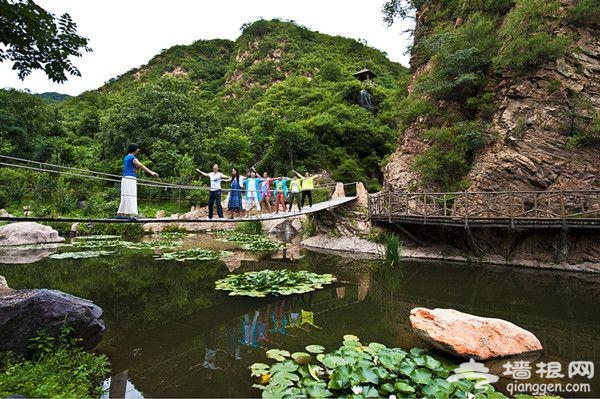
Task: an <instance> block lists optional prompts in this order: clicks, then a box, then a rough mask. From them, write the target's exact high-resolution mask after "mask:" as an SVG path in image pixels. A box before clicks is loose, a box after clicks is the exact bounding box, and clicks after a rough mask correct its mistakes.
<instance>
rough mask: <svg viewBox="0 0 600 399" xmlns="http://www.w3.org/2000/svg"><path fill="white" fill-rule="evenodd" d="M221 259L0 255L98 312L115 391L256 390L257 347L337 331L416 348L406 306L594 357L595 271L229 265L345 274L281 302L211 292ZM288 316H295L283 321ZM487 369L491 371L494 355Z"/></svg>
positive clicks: (550, 349) (325, 260)
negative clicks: (514, 329)
mask: <svg viewBox="0 0 600 399" xmlns="http://www.w3.org/2000/svg"><path fill="white" fill-rule="evenodd" d="M200 241H202V240H200ZM278 256H281V254H278ZM249 258H252V257H249ZM235 266H238V265H237V264H236V265H235ZM232 267H233V266H232V265H231V264H229V266H228V265H227V264H225V263H224V262H222V261H213V262H186V263H179V262H158V261H155V260H154V259H153V258H152V256H140V255H139V254H138V255H135V254H131V253H129V254H128V253H118V254H115V255H113V256H110V257H104V258H94V259H84V260H53V259H48V258H46V259H42V260H39V261H37V262H35V263H31V264H25V265H8V264H0V275H3V276H5V277H6V279H7V281H8V282H9V284H10V285H11V286H12V287H13V288H32V287H47V288H54V289H59V290H62V291H65V292H68V293H70V294H73V295H77V296H81V297H84V298H88V299H91V300H93V301H94V302H95V303H96V304H98V305H99V306H100V307H102V308H103V309H104V320H105V322H106V325H107V330H106V334H105V336H104V338H103V340H102V342H101V343H100V345H99V347H98V351H99V352H102V353H106V354H107V355H108V356H109V358H110V361H111V364H112V370H113V377H112V380H110V381H106V387H107V388H109V389H110V392H112V393H113V395H116V396H122V395H123V393H125V394H126V396H127V397H132V398H133V397H142V396H143V397H248V396H259V395H260V392H259V391H257V390H255V389H253V388H251V385H252V384H253V383H254V382H255V381H253V379H251V378H250V376H249V371H248V366H249V365H250V364H252V363H253V362H256V361H261V362H264V361H266V359H265V356H264V350H265V349H269V348H285V349H289V350H301V349H302V348H303V347H304V346H305V345H307V344H321V345H324V346H325V347H326V348H327V349H334V348H337V346H339V344H340V341H341V337H342V335H344V334H346V333H351V334H355V335H357V336H359V337H361V339H362V340H363V342H370V341H377V342H381V343H384V344H386V345H392V346H400V347H403V348H410V347H413V346H419V345H421V346H422V345H423V344H422V343H421V342H420V341H419V340H418V339H417V338H416V337H415V336H414V334H413V333H412V331H411V327H410V323H409V320H408V315H409V312H410V310H411V309H412V308H414V307H417V306H425V307H450V308H454V309H458V310H462V311H466V312H469V313H473V314H477V315H482V316H491V317H499V318H502V319H505V320H509V321H512V322H514V323H516V324H518V325H520V326H522V327H524V328H526V329H529V330H530V331H532V332H534V333H535V334H536V335H537V336H538V338H539V339H540V341H541V342H542V344H543V346H544V348H545V352H544V354H543V355H542V357H541V358H539V359H534V360H535V362H540V361H546V362H547V361H559V362H561V363H562V364H563V370H564V369H565V368H566V367H567V364H568V362H569V361H571V360H591V361H594V362H595V363H596V366H597V365H598V363H599V362H600V343H598V340H597V336H598V334H599V333H600V304H599V301H598V298H599V294H600V276H599V277H596V276H593V275H575V274H567V273H556V272H539V271H529V270H520V269H514V268H500V267H484V266H471V265H465V264H441V263H440V264H431V263H428V264H423V263H420V264H417V263H405V265H404V270H403V271H402V272H401V271H399V270H389V269H385V268H382V267H381V265H379V264H378V263H377V262H372V261H348V260H344V259H342V258H338V257H336V256H332V255H322V254H316V253H312V252H303V257H302V258H301V259H300V260H297V261H292V260H288V259H271V258H269V257H266V258H263V259H262V260H246V261H242V262H241V265H239V267H238V268H237V269H236V271H235V272H236V273H237V272H243V271H249V270H258V269H263V268H283V267H285V268H290V269H305V270H312V271H316V272H323V273H324V272H328V273H334V274H335V275H336V276H337V277H338V278H339V279H340V280H342V281H344V283H342V284H339V285H337V286H333V287H330V288H326V289H323V290H320V291H316V292H313V293H311V294H304V295H301V296H294V297H286V298H285V299H281V298H275V297H272V298H264V299H251V298H240V297H228V296H226V295H225V294H224V293H221V292H216V291H215V290H214V289H213V287H214V282H215V280H217V279H219V278H221V277H223V276H225V275H226V274H228V273H229V269H230V268H232ZM303 316H304V317H303ZM311 317H312V325H311V324H309V323H308V322H309V321H310V320H309V319H310V318H311ZM294 320H296V322H298V320H300V321H304V322H305V324H303V325H301V326H292V324H294V323H293V321H294ZM532 364H533V363H532ZM488 366H490V369H491V371H498V370H502V369H501V368H498V367H499V365H498V363H497V362H490V363H489V364H488ZM534 370H535V369H534ZM500 372H501V371H500ZM596 380H598V378H596V377H594V378H593V379H591V380H585V382H590V383H591V384H592V392H589V393H587V394H573V395H571V396H599V395H600V384H599V383H598V382H595V381H596ZM564 381H565V382H568V381H567V379H566V378H565V379H564ZM507 382H508V381H507V380H501V381H500V382H499V383H498V384H496V386H497V387H499V388H500V389H503V388H502V387H503V386H504V385H505V384H506V383H507ZM554 382H556V381H554ZM108 395H109V394H108V392H107V395H106V396H107V397H108Z"/></svg>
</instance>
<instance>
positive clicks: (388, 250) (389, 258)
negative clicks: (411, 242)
mask: <svg viewBox="0 0 600 399" xmlns="http://www.w3.org/2000/svg"><path fill="white" fill-rule="evenodd" d="M401 247H402V243H401V242H400V240H398V237H397V236H396V235H395V234H389V235H388V236H387V237H386V240H385V263H386V265H387V266H391V267H393V266H400V265H401V264H402V260H401V258H400V249H401Z"/></svg>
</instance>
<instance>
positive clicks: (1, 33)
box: [0, 0, 90, 82]
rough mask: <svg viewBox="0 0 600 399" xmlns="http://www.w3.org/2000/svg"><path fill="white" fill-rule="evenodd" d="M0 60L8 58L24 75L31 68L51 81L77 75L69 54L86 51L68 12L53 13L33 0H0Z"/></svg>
mask: <svg viewBox="0 0 600 399" xmlns="http://www.w3.org/2000/svg"><path fill="white" fill-rule="evenodd" d="M0 43H1V44H2V47H0V62H3V61H7V60H8V61H12V62H13V69H14V70H16V71H17V73H18V76H19V78H20V79H24V78H25V77H26V76H27V75H29V74H30V73H31V71H33V70H35V69H41V70H43V71H44V72H45V73H46V75H47V76H48V78H50V79H52V80H53V81H55V82H64V81H65V80H67V74H70V75H75V76H80V75H81V73H80V72H79V70H78V69H77V67H75V66H74V65H73V63H72V62H71V60H70V57H80V56H81V55H82V51H90V48H89V47H87V43H88V40H87V39H86V38H84V37H82V36H79V35H78V34H77V25H76V24H75V22H73V20H72V19H71V16H70V15H69V14H62V15H61V16H60V17H58V18H57V17H55V16H54V15H52V14H50V13H49V12H47V11H46V10H44V9H43V8H42V7H40V6H38V5H37V4H36V3H35V2H34V1H33V0H0Z"/></svg>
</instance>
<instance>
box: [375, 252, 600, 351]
mask: <svg viewBox="0 0 600 399" xmlns="http://www.w3.org/2000/svg"><path fill="white" fill-rule="evenodd" d="M388 269H389V268H388ZM599 282H600V277H598V276H589V277H585V278H584V277H582V276H581V275H577V274H568V273H556V272H544V271H540V270H519V269H516V268H504V267H493V266H489V267H488V266H486V267H473V266H469V265H458V264H451V265H443V264H438V265H435V264H427V265H424V264H413V265H410V266H409V267H406V268H405V271H404V273H402V272H401V271H393V270H381V271H376V272H374V273H373V275H372V287H371V291H370V292H369V297H370V298H371V299H372V300H373V301H374V302H375V303H376V304H377V306H378V307H379V308H380V309H381V310H382V312H384V313H385V315H386V318H387V319H388V320H390V321H391V322H392V324H393V325H394V328H395V329H396V330H397V331H399V332H400V333H401V334H402V335H404V336H405V337H406V338H405V339H407V340H408V339H411V337H413V336H414V334H412V328H411V326H410V322H409V318H408V316H409V314H410V310H411V309H413V308H415V307H428V308H435V307H440V308H452V309H456V310H460V311H463V312H467V313H471V314H475V315H479V316H484V317H498V318H501V319H505V320H508V321H511V322H513V323H516V324H517V325H519V326H521V327H523V328H525V329H528V330H530V331H532V332H533V333H534V334H536V336H537V337H538V338H539V339H540V341H541V342H542V345H543V346H544V348H545V350H546V354H549V355H553V356H569V357H571V358H573V359H576V358H577V356H579V357H581V356H588V355H590V354H591V353H584V352H583V351H582V348H584V347H588V348H592V349H593V351H595V352H600V346H599V345H598V344H597V340H596V338H595V337H596V336H597V334H598V333H600V327H599V326H600V307H599V305H598V302H597V301H596V300H595V299H596V298H597V297H598V290H599V289H600V284H599ZM573 343H578V344H577V345H574V344H573Z"/></svg>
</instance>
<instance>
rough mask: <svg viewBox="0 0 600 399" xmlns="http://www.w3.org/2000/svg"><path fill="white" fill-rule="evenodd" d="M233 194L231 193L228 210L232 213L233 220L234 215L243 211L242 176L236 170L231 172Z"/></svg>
mask: <svg viewBox="0 0 600 399" xmlns="http://www.w3.org/2000/svg"><path fill="white" fill-rule="evenodd" d="M230 182H231V192H230V193H229V202H228V203H227V209H229V212H230V213H231V219H233V215H234V214H236V213H237V214H239V213H240V212H241V211H242V185H241V184H240V174H239V173H238V171H237V169H236V168H233V169H232V170H231V180H230Z"/></svg>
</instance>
